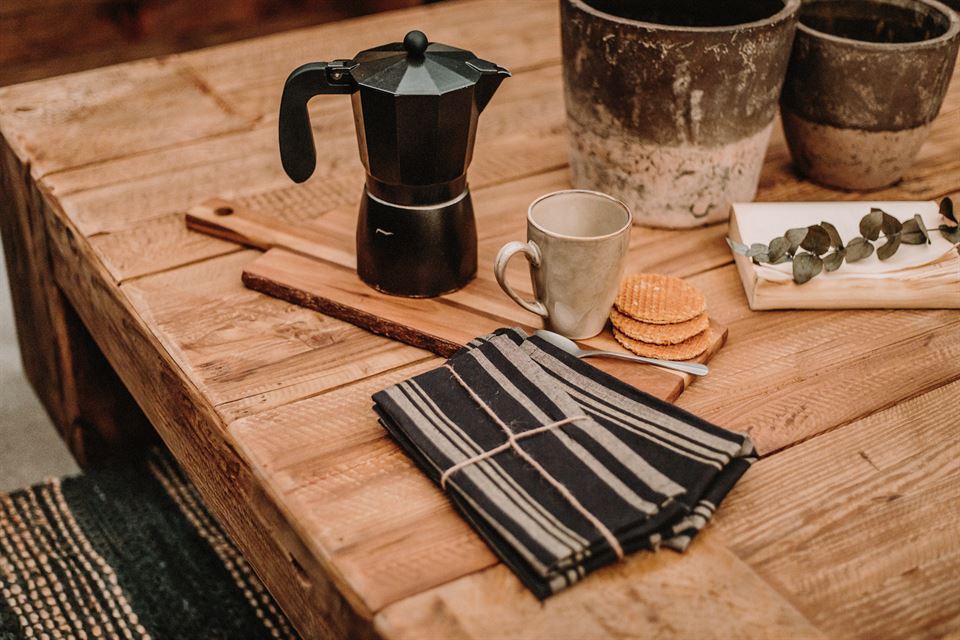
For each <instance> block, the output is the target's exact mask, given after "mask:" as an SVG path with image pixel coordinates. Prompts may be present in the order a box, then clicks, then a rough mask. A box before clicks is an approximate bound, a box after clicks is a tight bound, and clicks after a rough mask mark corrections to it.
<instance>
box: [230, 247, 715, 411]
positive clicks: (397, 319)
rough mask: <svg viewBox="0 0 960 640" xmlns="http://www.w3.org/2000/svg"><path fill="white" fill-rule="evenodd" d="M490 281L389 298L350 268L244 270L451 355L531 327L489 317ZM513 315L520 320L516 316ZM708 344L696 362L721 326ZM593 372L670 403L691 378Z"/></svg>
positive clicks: (257, 264)
mask: <svg viewBox="0 0 960 640" xmlns="http://www.w3.org/2000/svg"><path fill="white" fill-rule="evenodd" d="M491 280H492V278H490V277H488V279H487V280H484V279H483V278H482V276H478V278H477V280H476V282H475V283H474V284H471V285H469V286H468V287H466V288H465V289H462V290H461V291H458V292H456V293H453V294H450V295H446V296H441V297H439V298H430V299H411V298H399V297H396V296H388V295H385V294H382V293H379V292H377V291H374V290H373V289H371V288H370V287H368V286H367V285H366V284H364V283H363V282H362V281H361V280H360V279H359V278H358V277H357V274H356V272H355V271H354V270H352V269H350V268H344V267H342V266H339V265H335V264H332V263H329V262H325V261H319V260H314V259H311V258H306V257H304V256H301V255H298V254H295V253H291V252H289V251H284V250H283V249H271V250H270V251H269V252H267V253H266V254H264V255H263V256H262V257H260V258H258V259H257V260H256V261H254V262H253V263H251V264H250V265H248V266H247V267H246V268H245V269H244V272H243V281H244V284H246V286H248V287H250V288H252V289H254V290H256V291H261V292H263V293H267V294H269V295H271V296H274V297H276V298H279V299H280V300H286V301H287V302H292V303H294V304H297V305H299V306H302V307H305V308H308V309H314V310H316V311H320V312H322V313H324V314H327V315H330V316H332V317H335V318H340V319H341V320H345V321H347V322H350V323H352V324H355V325H357V326H360V327H363V328H365V329H368V330H370V331H373V332H374V333H377V334H380V335H385V336H388V337H390V338H393V339H395V340H400V341H401V342H404V343H406V344H410V345H414V346H417V347H420V348H423V349H427V350H429V351H432V352H433V353H436V354H438V355H443V356H450V355H452V354H453V352H455V351H456V350H458V349H460V348H461V347H463V346H464V345H465V344H467V343H468V342H469V341H470V340H472V339H473V338H475V337H477V336H480V335H485V334H487V333H491V332H492V331H494V330H496V329H498V328H500V327H504V326H520V327H522V328H525V329H526V330H527V332H528V333H531V332H533V331H534V330H535V327H536V325H535V326H534V327H533V328H531V326H530V324H529V322H528V318H527V317H526V316H525V314H523V313H522V311H521V313H519V314H518V313H517V312H516V311H513V310H510V316H507V317H503V316H498V315H494V314H493V312H491V311H488V310H487V309H489V308H490V307H492V306H493V301H496V300H502V299H503V295H502V293H500V291H499V289H497V288H496V287H495V286H494V285H492V284H491ZM518 316H520V317H519V318H518ZM711 330H712V332H713V334H712V335H713V342H712V343H711V345H710V347H709V348H708V349H707V351H706V352H705V353H704V354H702V355H700V356H698V357H697V358H694V360H693V361H695V362H709V360H710V358H712V357H713V356H714V354H716V353H717V352H718V351H719V350H720V348H721V347H722V346H723V343H724V341H725V340H726V336H727V332H726V328H725V327H723V326H721V325H719V324H717V323H716V322H712V323H711ZM579 342H580V344H581V345H583V346H584V347H585V348H587V349H598V350H603V351H615V352H623V353H627V351H626V350H625V349H624V348H623V347H621V346H620V345H619V344H618V343H617V342H615V341H614V339H613V337H612V336H611V335H609V334H608V332H607V331H606V330H605V331H604V333H601V334H600V335H599V336H596V337H594V338H590V339H588V340H581V341H579ZM593 364H594V365H595V366H596V367H597V368H599V369H601V370H603V371H606V372H607V373H610V374H611V375H614V376H616V377H618V378H620V379H621V380H623V381H624V382H626V383H628V384H632V385H634V386H635V387H637V388H639V389H643V390H644V391H646V392H648V393H651V394H654V395H657V396H661V397H663V398H665V399H667V400H671V401H672V400H675V399H676V398H677V397H678V396H679V395H680V393H682V391H683V389H684V388H685V386H686V385H687V384H689V383H690V382H691V381H692V376H689V375H687V374H679V373H676V372H673V371H669V370H666V369H662V368H660V367H654V366H645V365H638V364H636V363H624V362H620V361H616V360H612V359H604V358H598V359H596V360H595V361H594V363H593Z"/></svg>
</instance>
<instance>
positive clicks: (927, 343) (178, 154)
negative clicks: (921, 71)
mask: <svg viewBox="0 0 960 640" xmlns="http://www.w3.org/2000/svg"><path fill="white" fill-rule="evenodd" d="M557 21H558V11H557V7H556V4H555V3H554V2H533V1H530V2H506V1H502V2H498V1H495V0H464V1H461V2H450V3H442V4H438V5H431V6H426V7H422V8H416V9H410V10H405V11H402V12H397V13H390V14H380V15H376V16H370V17H366V18H361V19H356V20H350V21H347V22H343V23H338V24H334V25H326V26H321V27H317V28H311V29H304V30H300V31H293V32H289V33H285V34H281V35H275V36H270V37H264V38H259V39H255V40H249V41H246V42H241V43H236V44H231V45H226V46H222V47H217V48H214V49H208V50H203V51H197V52H193V53H189V54H184V55H177V56H171V57H165V58H158V59H150V60H144V61H139V62H134V63H129V64H124V65H120V66H115V67H108V68H103V69H99V70H94V71H89V72H83V73H79V74H74V75H70V76H64V77H60V78H55V79H50V80H45V81H40V82H35V83H30V84H24V85H18V86H13V87H7V88H4V89H2V90H0V131H2V136H3V140H2V144H3V148H2V149H0V152H2V159H3V167H4V168H3V172H4V174H5V176H6V179H8V180H10V181H11V183H12V184H14V186H17V185H19V186H20V187H21V191H22V193H23V198H21V199H18V200H17V201H16V202H13V203H11V204H10V206H12V207H14V208H16V209H17V210H19V211H24V212H27V214H29V217H28V218H27V219H28V220H29V221H30V224H32V225H33V227H32V228H33V229H34V231H35V232H36V233H37V234H38V235H39V236H42V237H43V239H44V240H43V241H44V242H46V243H47V244H48V245H49V249H48V251H49V259H50V263H51V268H52V270H53V274H54V277H55V280H56V283H57V285H58V286H59V287H60V288H61V289H62V290H63V292H64V293H65V294H66V296H67V298H68V299H69V300H70V301H71V302H72V304H73V306H74V307H75V308H76V310H77V312H78V314H79V316H80V317H81V318H82V320H83V321H84V323H85V324H86V326H87V327H88V328H89V330H90V332H91V333H92V334H93V336H94V338H95V339H96V341H97V342H98V343H99V345H100V346H101V348H102V350H103V351H104V352H105V354H106V355H107V357H108V359H109V360H110V362H111V364H112V365H113V366H114V368H115V369H116V370H117V372H118V373H119V375H120V377H121V378H122V379H123V381H124V383H125V384H126V386H127V387H128V388H129V389H130V390H131V392H132V393H133V395H134V396H135V397H136V398H137V400H138V402H139V404H140V405H141V406H142V407H143V408H144V411H145V412H146V413H147V415H148V416H149V417H150V418H151V421H152V422H153V423H154V425H155V426H156V428H157V430H158V431H159V433H160V434H161V435H162V437H163V438H164V440H165V441H166V442H167V444H168V446H169V447H170V448H171V450H172V451H173V453H174V454H175V455H176V457H177V458H178V459H179V460H180V461H181V463H182V464H183V465H184V467H185V469H186V470H187V472H188V473H189V474H190V476H191V477H192V478H193V479H194V480H195V481H196V482H197V483H198V486H199V488H200V490H201V492H202V494H203V495H204V497H205V499H206V500H207V502H208V503H209V504H210V506H211V508H212V510H213V511H214V513H215V514H216V515H217V516H218V518H219V519H220V520H221V521H222V522H223V524H224V525H225V526H226V527H227V529H228V530H229V531H230V532H231V534H232V535H233V536H234V537H235V538H236V539H237V541H238V543H239V544H240V546H241V548H242V549H243V551H244V553H245V555H246V556H247V557H248V558H249V559H250V561H251V563H252V564H253V565H254V567H255V568H256V570H257V572H258V573H259V574H260V575H261V577H262V578H263V579H264V581H265V582H266V584H267V586H268V587H269V588H270V589H271V591H272V592H273V593H274V594H275V595H276V597H277V599H278V600H279V602H280V604H281V605H282V606H283V607H284V609H285V610H286V611H287V612H288V614H289V615H290V616H291V618H292V619H293V620H294V622H295V623H296V624H297V625H298V626H299V628H300V629H301V631H302V632H303V633H304V635H305V636H307V637H318V636H323V635H350V636H352V637H362V636H365V635H371V634H373V633H374V632H376V633H379V634H381V635H383V636H385V637H389V638H407V637H477V638H479V637H489V636H518V637H551V638H559V637H571V638H585V637H607V636H609V637H622V636H653V637H661V636H663V637H666V636H676V637H718V638H726V637H733V636H737V637H741V636H742V637H747V636H757V637H775V636H780V637H805V636H811V637H814V636H815V637H863V638H875V637H878V635H883V636H889V637H908V636H909V637H924V636H925V637H939V636H943V635H948V634H950V633H951V632H952V633H954V634H956V633H958V632H960V582H958V581H957V580H956V574H957V572H958V571H960V542H958V540H960V464H958V460H960V418H958V414H957V396H958V393H960V381H958V380H960V340H958V339H957V338H958V336H960V313H957V312H956V311H883V310H878V311H836V312H830V311H807V312H759V313H755V312H751V311H750V310H749V308H748V307H747V305H746V301H745V297H744V294H743V291H742V289H741V285H740V281H739V279H738V277H737V274H736V270H735V268H734V266H733V264H732V260H731V256H730V253H729V251H728V249H727V248H726V246H725V244H724V241H723V237H724V235H725V232H726V229H725V225H718V226H713V227H707V228H703V229H698V230H693V231H685V232H670V231H658V230H649V229H640V228H637V229H636V230H635V233H634V236H633V243H634V244H635V245H643V246H644V247H645V249H646V250H645V251H644V252H642V254H641V258H640V259H639V260H638V261H637V264H635V265H632V266H633V268H635V269H637V270H640V269H642V270H648V271H658V272H664V273H670V274H675V275H678V276H683V277H686V278H689V279H690V280H691V281H692V282H693V283H695V284H696V285H698V286H699V287H701V288H702V289H703V290H704V292H705V293H706V295H707V298H708V304H709V308H710V312H711V314H712V315H713V316H715V317H716V318H717V319H719V320H721V321H722V322H724V323H725V324H726V325H727V326H728V327H729V328H730V335H729V341H728V344H727V346H726V347H725V348H724V349H723V350H722V351H721V352H720V354H719V355H717V356H716V358H715V359H714V360H713V362H712V363H711V368H712V372H711V375H710V376H709V377H708V378H706V379H703V380H699V381H697V382H696V383H695V384H693V385H692V386H691V387H690V389H689V390H688V391H687V392H686V393H685V394H684V395H683V396H682V398H681V399H680V401H679V404H680V405H681V406H682V407H684V408H685V409H688V410H691V411H693V412H695V413H697V414H699V415H701V416H703V417H704V418H707V419H709V420H711V421H714V422H716V423H718V424H720V425H722V426H725V427H728V428H731V429H740V430H746V431H748V432H749V433H750V434H751V436H752V437H753V438H754V440H755V442H756V443H757V445H758V447H759V449H760V451H761V453H762V454H763V458H762V459H761V460H760V461H759V462H758V463H757V464H756V465H755V467H754V468H753V469H752V470H751V471H750V472H749V473H748V474H747V475H746V477H745V478H744V479H743V481H742V482H741V483H740V484H739V485H738V486H737V488H736V489H735V490H734V491H733V493H732V494H731V495H730V497H729V499H728V501H727V502H726V503H725V504H724V506H723V508H722V509H721V510H720V512H719V514H718V516H717V518H716V520H715V521H714V522H713V523H712V524H711V525H710V526H709V527H708V528H707V530H706V531H705V532H704V534H703V536H702V537H701V538H698V540H697V541H696V542H695V543H694V544H693V545H692V548H691V549H690V551H689V552H688V553H686V554H685V555H680V554H676V553H673V552H670V551H662V552H660V553H656V554H652V553H641V554H637V555H635V556H633V557H631V558H629V559H628V560H626V561H625V562H623V563H620V564H618V565H616V566H612V567H609V568H607V569H605V570H602V571H600V572H598V573H596V574H595V575H593V576H591V577H589V578H588V579H587V580H585V581H584V582H583V583H582V584H580V585H578V586H576V587H575V588H572V589H570V590H568V591H565V592H563V593H561V594H560V595H558V596H556V597H553V598H551V599H549V600H548V601H546V602H545V603H543V604H541V603H539V602H538V601H536V600H535V599H534V598H533V597H532V596H531V595H530V594H529V593H528V592H527V591H526V590H525V589H524V588H523V587H522V586H521V585H520V583H519V582H518V581H517V580H516V579H515V578H514V576H513V575H512V573H511V572H510V571H509V570H508V569H506V568H505V567H504V566H503V565H501V564H499V563H498V562H497V559H496V557H495V556H494V555H493V554H492V553H491V552H490V551H489V550H488V549H487V547H486V546H485V545H484V544H483V543H482V542H481V541H480V540H479V539H478V538H477V536H476V535H475V534H474V533H473V532H472V530H471V529H470V528H469V526H467V525H466V524H465V523H464V522H463V521H462V520H461V519H460V518H459V517H458V516H457V515H456V514H455V513H454V512H453V510H452V509H451V507H450V505H449V504H448V502H447V500H446V499H445V497H444V496H443V494H442V493H441V492H440V491H439V490H438V489H437V488H435V487H434V486H433V485H432V484H431V483H430V482H429V481H427V480H426V479H425V478H424V477H423V476H421V474H420V473H419V472H418V471H417V469H416V468H415V467H414V466H413V465H412V464H411V463H410V461H409V460H408V459H407V458H406V457H405V456H404V455H403V453H402V452H401V451H400V449H399V448H398V447H397V446H395V445H394V443H393V442H392V441H391V440H390V439H389V438H388V437H387V435H386V433H385V432H384V431H383V430H382V429H381V428H380V426H379V425H378V424H377V422H376V420H375V417H374V415H373V413H372V412H371V410H370V404H371V402H370V394H371V393H372V392H374V391H376V390H379V389H381V388H382V387H384V386H386V385H388V384H390V383H392V382H395V381H398V380H400V379H402V378H405V377H407V376H410V375H411V374H414V373H416V372H418V371H422V370H424V369H426V368H428V367H431V366H435V364H436V362H437V361H436V360H435V358H433V357H432V356H431V355H430V354H428V353H426V352H424V351H421V350H418V349H415V348H412V347H408V346H405V345H402V344H400V343H397V342H393V341H390V340H387V339H384V338H381V337H378V336H376V335H372V334H369V333H367V332H364V331H362V330H360V329H358V328H356V327H353V326H351V325H347V324H344V323H342V322H340V321H336V320H333V319H331V318H327V317H324V316H322V315H320V314H317V313H314V312H311V311H308V310H305V309H302V308H299V307H296V306H293V305H289V304H286V303H283V302H280V301H278V300H274V299H271V298H268V297H266V296H263V295H261V294H258V293H256V292H253V291H249V290H247V289H245V288H244V287H243V285H242V284H241V282H240V272H241V270H242V268H243V266H244V265H245V264H247V263H249V262H250V261H251V260H253V259H254V258H255V257H256V256H257V252H256V251H253V250H247V249H241V248H238V247H237V246H236V245H233V244H231V243H227V242H222V241H219V240H215V239H212V238H209V237H207V236H204V235H200V234H197V233H192V232H188V231H187V230H186V229H185V227H184V221H183V212H184V211H185V210H186V209H187V208H189V207H190V206H192V205H194V204H196V203H198V202H200V201H203V200H205V199H207V198H209V197H211V196H225V197H230V198H233V199H236V200H238V201H240V202H241V203H242V204H243V205H245V206H249V207H252V208H256V209H260V210H264V211H272V212H274V213H275V214H276V215H277V216H278V217H281V218H282V219H284V220H286V221H307V220H311V219H314V218H320V220H321V222H322V216H323V215H324V214H325V213H328V212H330V211H331V210H337V209H338V208H342V207H347V208H352V207H355V206H356V204H357V201H358V199H359V195H360V189H361V184H362V180H363V169H362V167H361V165H360V162H359V160H358V157H357V150H356V143H355V139H354V131H353V124H352V117H351V113H350V101H349V100H345V99H343V98H342V97H330V98H318V99H316V100H314V101H313V103H312V105H311V110H312V112H313V122H314V126H315V130H316V136H317V140H318V143H319V148H320V152H319V166H318V169H317V173H316V175H315V176H314V178H313V179H312V180H311V181H310V182H308V183H306V184H304V185H293V184H292V183H291V182H290V181H289V180H288V179H287V178H286V176H285V175H284V174H283V172H282V169H281V166H280V160H279V157H278V153H277V148H276V144H277V143H276V136H277V133H276V128H277V122H276V113H277V106H278V101H279V97H280V90H281V87H282V83H283V79H284V78H285V77H286V75H287V73H288V72H289V71H290V70H291V69H293V68H294V67H295V66H297V65H298V64H300V63H303V62H305V61H310V60H324V59H331V58H336V57H346V56H350V55H352V54H353V53H354V52H355V51H357V50H360V49H364V48H366V47H369V46H373V45H377V44H381V43H383V42H390V41H395V40H398V39H400V38H401V37H402V35H403V34H404V33H405V32H406V31H407V30H409V29H412V28H419V29H422V30H424V31H425V32H426V33H427V34H428V35H429V36H430V38H431V39H432V40H437V41H442V42H449V43H454V44H456V45H458V46H461V47H464V48H468V49H472V50H474V51H476V52H477V53H478V55H481V56H482V57H484V58H486V59H490V60H495V61H497V62H498V63H500V64H502V65H503V66H506V67H508V68H509V69H510V70H511V71H512V72H513V74H514V77H513V78H512V79H510V80H509V81H507V82H505V83H504V84H503V86H502V88H501V89H500V91H499V92H498V94H497V95H496V97H495V99H494V100H493V101H492V103H491V105H490V107H489V109H488V110H487V111H486V112H485V113H484V115H483V117H482V118H481V124H480V127H479V136H478V141H477V145H476V155H475V161H474V163H473V166H472V168H471V170H470V179H471V185H472V188H473V193H474V201H475V206H476V209H477V212H478V216H480V224H482V223H483V222H482V217H483V216H484V215H496V214H498V213H499V214H500V215H504V214H508V213H509V212H515V215H517V216H522V215H523V212H524V210H525V208H526V206H527V204H528V203H529V202H530V201H531V200H532V199H533V198H534V197H535V196H537V195H539V194H542V193H544V192H547V191H550V190H554V189H558V188H563V187H565V186H567V185H568V176H567V169H566V162H567V144H566V141H565V125H564V109H563V101H562V93H561V73H560V53H559V35H558V34H559V28H558V23H557ZM779 131H780V129H779V126H777V127H776V129H775V133H774V139H773V141H772V143H771V145H770V150H769V153H768V155H767V159H766V164H765V166H764V170H763V175H762V178H761V184H760V191H759V194H758V199H760V200H836V199H858V198H862V197H863V196H862V194H857V193H845V192H837V191H831V190H828V189H824V188H822V187H819V186H816V185H814V184H811V183H809V182H806V181H803V180H800V179H798V178H797V176H796V175H795V174H794V173H793V171H792V169H791V166H790V160H789V155H788V152H787V150H786V147H785V145H784V142H783V138H782V134H781V133H780V132H779ZM958 191H960V81H958V79H957V77H956V76H955V77H954V82H953V86H952V88H951V91H950V93H949V95H948V97H947V101H946V103H945V105H944V107H943V111H942V113H941V115H940V117H939V119H938V120H937V122H936V123H935V125H934V128H933V133H932V135H931V138H930V140H929V141H928V142H927V144H926V146H924V148H923V150H922V151H921V154H920V157H919V158H918V160H917V163H916V164H915V166H914V167H913V168H912V169H911V170H910V171H909V173H908V174H907V176H906V178H905V179H904V180H903V181H902V182H901V183H900V184H898V185H897V186H895V187H893V188H890V189H887V190H885V191H882V192H880V193H878V194H872V195H871V196H870V198H871V199H910V200H916V199H933V198H938V197H941V196H944V195H948V194H953V195H954V196H956V195H957V193H958ZM6 205H7V203H5V206H6ZM7 213H8V212H7V211H5V215H6V214H7Z"/></svg>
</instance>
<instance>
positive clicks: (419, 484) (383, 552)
mask: <svg viewBox="0 0 960 640" xmlns="http://www.w3.org/2000/svg"><path fill="white" fill-rule="evenodd" d="M440 362H441V361H439V360H437V359H434V358H432V359H430V360H428V361H425V362H423V363H421V364H418V365H414V366H411V367H405V368H401V369H397V370H395V371H391V372H388V373H385V374H382V375H379V376H376V377H373V378H369V379H367V380H364V381H362V382H359V383H357V384H354V385H350V386H349V387H345V388H343V389H338V390H334V391H331V392H329V393H326V394H323V395H320V396H316V397H313V398H307V399H305V400H302V401H300V402H296V403H292V404H288V405H285V406H283V407H278V408H275V409H271V410H268V411H264V412H261V413H258V414H257V415H255V416H251V417H248V418H244V419H241V420H237V421H236V422H234V423H232V424H231V425H230V427H229V430H230V433H231V434H232V436H233V438H234V439H235V441H236V442H237V446H238V448H239V450H240V451H241V452H242V454H243V455H244V456H245V457H246V458H247V459H249V460H250V464H251V466H252V467H253V469H254V470H255V473H256V474H257V475H258V477H260V478H261V479H262V483H263V487H264V488H265V490H266V491H267V493H268V494H269V495H270V496H271V497H272V498H273V499H274V500H275V502H276V504H277V505H278V508H279V509H280V511H281V512H282V513H283V514H284V516H285V517H286V518H288V520H289V522H290V523H291V525H292V526H293V528H294V529H295V530H296V531H298V532H299V533H300V535H301V536H302V538H303V540H304V542H305V543H306V544H307V545H308V547H309V548H310V549H311V551H312V552H313V553H314V554H315V555H316V557H317V558H320V559H321V561H322V562H324V563H329V565H330V566H331V567H335V571H334V574H335V575H336V579H337V580H338V586H339V587H340V588H341V590H343V592H344V593H345V595H346V597H347V598H348V599H349V600H350V601H351V602H352V603H353V604H354V606H356V607H358V608H359V609H360V610H362V611H368V612H372V611H376V610H377V609H379V608H380V607H382V606H383V605H384V604H385V603H387V602H391V601H393V600H396V599H398V598H401V597H404V596H406V595H410V594H413V593H417V592H418V591H420V590H422V589H424V588H428V587H430V586H434V585H437V584H442V583H443V582H446V581H448V580H451V579H453V578H456V577H458V576H461V575H464V574H465V573H470V572H471V571H474V570H476V569H480V568H483V567H487V566H491V565H492V564H494V563H495V562H496V561H497V560H496V557H495V556H494V555H493V553H491V551H490V550H489V549H488V548H487V546H486V545H485V544H484V543H483V542H482V541H481V540H480V539H479V538H478V537H477V536H476V534H474V533H473V531H472V529H471V528H470V527H469V525H468V524H467V523H466V522H465V521H464V520H463V519H462V518H461V517H460V516H459V515H457V514H456V512H454V510H453V508H452V507H451V506H450V504H449V502H448V501H447V499H446V497H445V496H444V495H443V493H442V492H441V491H439V490H438V489H437V488H436V487H435V486H434V485H433V483H431V482H430V481H429V480H428V479H427V478H426V477H425V476H424V475H423V474H422V473H420V471H419V470H418V469H417V468H416V467H415V466H414V465H413V463H412V462H411V461H410V460H409V458H407V456H405V455H404V454H403V452H402V451H401V450H400V449H399V448H398V447H397V446H396V444H395V443H394V442H393V441H392V440H391V439H390V437H389V435H388V434H387V432H386V431H385V430H384V429H383V427H382V426H380V424H379V423H378V422H377V418H376V415H375V414H374V413H373V411H372V410H371V408H370V407H371V404H372V401H371V399H370V396H371V395H372V394H373V393H375V392H377V391H379V390H380V389H382V388H384V387H386V386H389V385H390V384H393V383H396V382H399V381H401V380H404V379H406V378H407V377H410V376H412V375H416V374H417V373H420V372H422V371H425V370H428V369H431V368H433V367H436V366H438V365H439V364H440Z"/></svg>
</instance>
